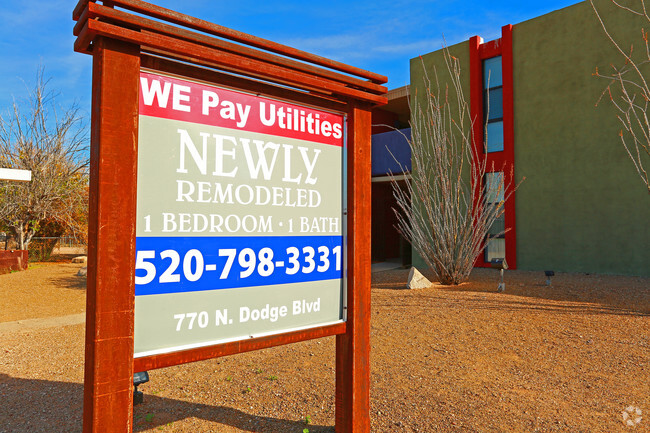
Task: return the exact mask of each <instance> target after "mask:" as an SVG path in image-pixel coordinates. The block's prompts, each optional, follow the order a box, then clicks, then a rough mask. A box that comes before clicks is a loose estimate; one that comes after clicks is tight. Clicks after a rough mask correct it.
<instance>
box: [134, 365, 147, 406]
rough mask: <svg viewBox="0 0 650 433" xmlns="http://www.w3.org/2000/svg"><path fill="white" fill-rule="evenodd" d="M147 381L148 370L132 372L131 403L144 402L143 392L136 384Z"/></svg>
mask: <svg viewBox="0 0 650 433" xmlns="http://www.w3.org/2000/svg"><path fill="white" fill-rule="evenodd" d="M147 382H149V372H147V371H141V372H140V373H133V405H134V406H135V405H136V404H141V403H144V393H143V392H142V391H138V385H142V384H143V383H147Z"/></svg>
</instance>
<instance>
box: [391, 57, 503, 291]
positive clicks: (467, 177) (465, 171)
mask: <svg viewBox="0 0 650 433" xmlns="http://www.w3.org/2000/svg"><path fill="white" fill-rule="evenodd" d="M444 56H445V63H446V67H447V71H448V72H449V74H450V76H451V79H450V83H449V84H445V85H444V86H441V85H440V83H439V81H438V74H437V71H436V70H435V68H434V70H433V74H432V75H433V77H434V82H433V83H432V80H431V79H430V77H429V75H428V73H427V72H426V69H424V68H423V69H424V71H425V72H424V77H423V79H424V82H423V84H424V90H425V92H426V94H425V95H416V98H415V99H416V103H415V104H411V101H409V106H410V108H411V140H410V141H409V145H410V148H411V161H412V170H411V179H410V180H409V181H407V182H406V185H405V186H401V185H400V184H399V183H398V182H397V181H396V180H395V177H392V180H393V194H394V196H395V198H396V200H397V206H398V209H394V211H395V214H396V215H397V220H398V226H397V228H398V230H399V231H400V232H401V233H402V235H403V236H404V237H405V238H406V239H407V240H408V241H409V242H410V243H411V245H412V246H413V248H414V249H415V250H416V251H417V253H418V254H419V255H420V256H421V257H422V258H423V259H424V260H425V262H426V263H427V265H428V266H429V267H430V268H431V270H432V271H433V272H434V273H435V274H436V276H437V278H438V279H439V281H440V282H441V283H443V284H459V283H460V282H462V281H464V280H465V279H467V277H468V276H469V274H470V272H471V270H472V267H473V266H474V261H475V259H476V257H477V256H478V255H479V254H481V252H482V251H483V250H484V249H485V246H486V242H487V235H488V232H489V230H490V228H491V227H492V226H493V224H494V222H495V221H496V219H497V218H498V217H499V216H501V215H502V214H503V211H504V202H505V200H507V199H508V198H509V197H510V195H511V194H512V193H513V192H514V190H515V189H516V186H515V185H512V184H511V183H510V182H507V183H505V184H504V185H500V186H499V189H498V191H497V193H498V194H499V195H500V194H501V193H503V197H504V201H503V202H499V203H496V204H495V203H488V202H487V201H486V196H485V194H484V192H483V190H482V189H481V187H480V185H482V184H483V179H484V176H485V174H486V172H487V168H488V167H487V163H486V160H485V158H482V157H481V155H479V154H478V153H477V151H476V150H475V149H474V147H473V146H472V123H473V122H472V120H470V119H471V115H470V111H469V104H468V103H467V101H466V100H465V97H464V95H463V91H462V82H461V78H460V66H459V62H458V60H457V59H456V58H454V57H452V56H451V55H450V53H449V51H448V50H447V49H446V48H445V49H444ZM423 66H424V64H423ZM450 89H451V90H450ZM417 91H418V90H417V89H416V92H417ZM484 145H485V144H484ZM391 176H392V175H391ZM510 178H511V177H510ZM504 232H505V230H504Z"/></svg>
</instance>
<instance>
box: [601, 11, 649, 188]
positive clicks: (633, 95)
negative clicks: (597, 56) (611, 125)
mask: <svg viewBox="0 0 650 433" xmlns="http://www.w3.org/2000/svg"><path fill="white" fill-rule="evenodd" d="M589 2H590V3H591V7H592V8H593V10H594V12H595V13H596V18H597V19H598V22H599V23H600V25H601V27H602V28H603V30H604V31H605V35H606V36H607V38H608V39H609V41H610V42H611V43H612V45H613V46H614V48H616V51H618V53H619V54H620V55H621V63H622V65H619V66H617V65H615V64H612V65H611V71H610V72H601V71H599V70H598V69H596V72H595V73H594V75H595V76H597V77H600V78H605V79H607V80H608V81H609V84H608V86H607V88H606V89H605V91H604V92H603V95H606V96H608V97H609V100H610V101H611V103H612V105H613V106H614V107H615V109H616V111H617V112H618V114H617V116H616V117H617V118H618V120H619V121H620V122H621V125H622V126H623V129H621V130H620V132H619V136H620V138H621V142H622V143H623V146H624V148H625V150H626V152H627V154H628V156H629V157H630V159H631V160H632V162H633V163H634V167H635V169H636V171H637V173H638V175H639V177H640V178H641V181H642V182H643V183H644V184H645V186H646V188H647V189H648V193H649V194H650V182H649V181H648V169H649V168H648V167H649V165H650V121H649V120H648V104H649V103H650V87H649V86H648V81H647V80H646V76H647V75H648V73H649V72H650V70H649V68H650V48H649V46H648V32H647V31H646V30H644V29H643V28H641V29H640V33H639V34H640V40H639V42H640V44H639V45H640V46H641V48H642V49H641V50H638V51H637V53H635V52H634V45H633V44H631V45H630V48H629V50H627V49H626V48H625V47H624V46H623V43H622V42H618V41H617V40H616V39H615V38H614V36H613V35H612V33H611V32H610V30H609V29H608V28H607V25H606V24H605V21H604V20H603V15H602V12H600V11H599V10H598V8H597V7H596V5H595V4H594V0H589ZM611 2H612V4H613V5H615V6H616V7H617V9H618V11H621V12H622V13H628V14H630V15H631V16H637V17H641V19H642V20H645V22H647V23H648V24H650V16H649V15H648V12H647V9H646V5H645V0H641V1H640V2H637V3H636V5H637V6H636V8H632V7H627V6H625V5H623V4H620V3H619V2H617V1H616V0H611ZM601 11H602V9H601Z"/></svg>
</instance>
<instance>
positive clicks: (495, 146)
mask: <svg viewBox="0 0 650 433" xmlns="http://www.w3.org/2000/svg"><path fill="white" fill-rule="evenodd" d="M483 113H484V115H485V128H486V129H485V132H486V137H485V139H486V145H487V152H488V153H490V152H500V151H502V150H503V76H502V73H501V56H497V57H492V58H489V59H486V60H483Z"/></svg>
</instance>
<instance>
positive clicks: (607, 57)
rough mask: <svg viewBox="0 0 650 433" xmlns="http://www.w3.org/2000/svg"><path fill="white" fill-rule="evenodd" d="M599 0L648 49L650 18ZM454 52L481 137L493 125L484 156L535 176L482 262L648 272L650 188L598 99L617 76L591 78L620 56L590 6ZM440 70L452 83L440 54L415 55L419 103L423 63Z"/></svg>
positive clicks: (620, 29) (509, 206)
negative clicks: (499, 260)
mask: <svg viewBox="0 0 650 433" xmlns="http://www.w3.org/2000/svg"><path fill="white" fill-rule="evenodd" d="M596 5H597V6H598V8H599V10H600V11H601V13H602V15H603V17H604V18H605V19H606V25H607V28H608V29H609V30H610V31H611V33H612V35H613V36H614V37H615V38H616V39H617V40H619V41H622V42H623V43H624V44H626V46H627V47H628V49H629V47H630V44H634V48H635V51H634V52H635V54H638V55H641V54H644V50H645V45H644V42H643V40H642V38H641V28H642V27H644V26H645V27H646V28H647V27H649V23H648V22H647V21H645V20H644V19H637V17H635V16H632V15H631V14H629V13H625V12H623V11H621V10H620V9H617V8H616V7H615V6H613V5H612V4H611V2H609V1H606V0H600V1H598V2H597V3H596ZM644 21H645V22H644ZM449 52H450V53H451V55H453V56H454V57H456V58H458V59H459V62H460V66H461V71H462V83H463V89H464V93H465V96H466V98H467V99H468V100H469V101H470V105H471V112H472V116H473V117H474V118H476V119H479V120H477V121H476V122H475V124H474V128H475V129H474V134H475V137H476V139H478V140H479V142H482V139H483V135H482V134H483V131H484V128H485V127H487V129H488V131H489V133H488V143H487V150H488V152H487V153H486V154H485V155H484V156H485V157H486V158H487V159H488V162H494V163H495V167H504V170H503V174H502V175H501V176H505V179H506V180H507V179H508V177H509V176H510V174H509V173H510V168H513V169H514V180H515V181H516V182H517V181H519V180H520V179H522V178H523V177H525V178H526V179H525V181H524V182H523V183H522V184H521V186H520V187H519V189H518V190H517V191H516V193H515V194H514V197H513V198H511V199H510V200H508V202H506V211H505V218H504V221H503V223H504V224H505V226H506V227H509V228H510V231H509V232H508V233H506V234H505V236H503V237H501V238H494V239H491V240H490V242H489V246H488V250H487V251H486V253H485V254H484V255H483V256H482V257H480V258H479V260H478V261H477V266H486V265H487V264H488V262H489V260H491V259H493V258H499V257H502V256H505V257H506V259H507V261H508V263H509V264H510V266H511V268H517V269H522V270H554V271H556V272H557V271H559V272H585V273H602V274H624V275H639V276H650V194H648V190H647V188H646V186H645V185H644V184H643V183H642V182H641V180H640V179H639V177H638V175H637V173H636V171H635V167H634V164H633V163H632V161H631V160H630V158H629V157H628V155H627V153H626V151H625V149H624V147H623V145H622V144H621V139H620V136H619V131H620V130H621V124H620V123H619V121H618V120H617V118H616V111H615V110H614V108H613V107H612V105H611V103H610V101H609V96H607V95H606V98H605V99H603V100H601V101H600V102H599V99H600V98H601V95H602V93H603V91H604V90H605V88H606V87H607V85H608V81H606V80H604V79H602V78H597V77H595V76H594V75H593V74H594V72H595V71H596V68H598V69H599V70H600V71H609V70H610V69H611V67H610V64H612V63H614V64H618V65H621V64H622V60H621V59H622V58H621V55H620V54H619V53H618V52H617V51H616V50H615V49H614V48H613V46H612V44H611V42H610V41H609V40H608V39H607V38H606V35H605V33H604V31H603V29H602V27H601V25H600V24H599V22H598V20H597V18H596V15H595V13H594V11H593V10H592V8H591V5H590V4H589V2H582V3H578V4H576V5H573V6H570V7H567V8H565V9H562V10H558V11H555V12H552V13H549V14H547V15H544V16H541V17H538V18H535V19H532V20H529V21H525V22H522V23H519V24H515V25H513V26H510V25H508V26H504V27H503V29H502V37H501V38H500V39H497V40H494V41H482V39H481V38H479V37H473V38H471V39H470V40H469V41H465V42H461V43H458V44H455V45H452V46H450V47H449ZM646 60H647V59H646ZM434 68H435V70H436V72H437V74H438V79H439V81H440V82H441V84H442V83H444V82H445V76H446V75H447V71H446V67H445V62H444V57H443V52H442V50H439V51H435V52H432V53H429V54H425V55H422V56H421V57H418V58H415V59H412V60H411V86H410V93H411V101H412V104H413V103H418V101H419V100H420V98H421V97H422V95H423V88H422V82H423V76H424V72H425V70H426V71H427V74H428V75H429V76H430V77H431V76H432V74H433V71H434ZM648 72H649V73H648V74H647V75H646V76H647V77H648V78H650V69H649V70H648ZM488 73H489V77H490V80H489V82H488V80H487V76H488ZM487 88H490V93H489V95H490V107H491V108H490V110H489V113H486V112H485V111H486V110H484V97H485V94H486V93H485V90H486V89H487ZM481 148H482V146H481ZM645 161H646V163H647V165H646V168H650V158H646V159H645ZM415 265H416V266H418V265H420V266H421V265H422V263H418V261H417V259H416V260H415Z"/></svg>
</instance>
